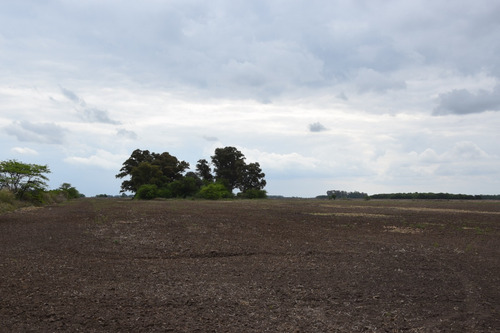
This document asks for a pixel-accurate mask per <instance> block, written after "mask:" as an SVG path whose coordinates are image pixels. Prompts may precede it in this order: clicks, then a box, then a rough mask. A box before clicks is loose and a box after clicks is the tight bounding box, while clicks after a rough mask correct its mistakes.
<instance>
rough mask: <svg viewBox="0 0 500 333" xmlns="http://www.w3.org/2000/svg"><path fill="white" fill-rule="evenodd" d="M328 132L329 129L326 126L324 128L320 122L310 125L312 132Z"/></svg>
mask: <svg viewBox="0 0 500 333" xmlns="http://www.w3.org/2000/svg"><path fill="white" fill-rule="evenodd" d="M327 130H328V129H327V128H326V127H325V126H323V125H322V124H321V123H320V122H316V123H312V124H309V131H310V132H323V131H327Z"/></svg>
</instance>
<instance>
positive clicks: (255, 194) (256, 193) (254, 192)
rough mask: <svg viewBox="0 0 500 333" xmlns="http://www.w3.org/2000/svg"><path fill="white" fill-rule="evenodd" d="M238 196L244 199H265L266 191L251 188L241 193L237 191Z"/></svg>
mask: <svg viewBox="0 0 500 333" xmlns="http://www.w3.org/2000/svg"><path fill="white" fill-rule="evenodd" d="M238 196H239V197H241V198H244V199H265V198H267V192H266V191H265V190H259V189H256V188H251V189H248V190H246V191H245V192H243V193H238Z"/></svg>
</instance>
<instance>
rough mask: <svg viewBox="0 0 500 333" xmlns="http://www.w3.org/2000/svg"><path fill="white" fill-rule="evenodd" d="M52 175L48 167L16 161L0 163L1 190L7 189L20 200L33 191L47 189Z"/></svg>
mask: <svg viewBox="0 0 500 333" xmlns="http://www.w3.org/2000/svg"><path fill="white" fill-rule="evenodd" d="M48 173H50V170H49V167H48V166H46V165H38V164H27V163H21V162H18V161H16V160H8V161H1V162H0V188H6V189H8V190H9V191H11V192H12V193H14V194H15V195H16V196H17V197H18V198H23V196H24V194H25V193H26V192H28V191H31V190H43V189H45V188H46V187H47V183H46V181H48V180H49V179H48V177H47V176H46V175H45V174H48Z"/></svg>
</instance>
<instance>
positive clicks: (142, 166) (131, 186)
mask: <svg viewBox="0 0 500 333" xmlns="http://www.w3.org/2000/svg"><path fill="white" fill-rule="evenodd" d="M212 165H213V166H214V170H213V172H214V174H212V168H211V166H210V164H209V162H208V161H207V160H205V159H201V160H199V161H198V163H197V164H196V172H187V173H186V174H185V175H184V174H183V173H184V171H185V170H186V169H187V168H189V164H188V163H187V162H184V161H179V160H178V159H177V158H176V157H174V156H172V155H170V154H169V153H162V154H156V153H150V152H149V151H148V150H144V151H142V150H139V149H136V150H134V151H133V152H132V155H131V156H130V158H129V159H127V160H126V161H125V162H124V163H123V166H122V168H121V169H120V173H119V174H117V175H116V177H117V178H125V177H129V179H128V180H124V181H123V182H122V185H121V192H126V191H131V192H134V193H136V197H137V198H142V199H151V198H152V196H153V195H155V196H156V197H162V198H187V197H201V198H209V199H220V198H227V197H232V196H233V195H232V192H233V190H234V189H235V188H238V189H239V190H240V191H241V196H242V197H259V198H262V197H266V192H265V191H263V188H264V186H265V185H266V181H265V180H264V177H265V174H264V173H263V172H262V170H261V168H260V165H259V163H250V164H246V163H245V156H244V155H243V154H242V153H241V152H240V151H239V150H237V149H236V148H234V147H225V148H217V149H216V150H215V154H214V156H212ZM146 185H154V186H155V187H156V188H154V187H151V186H146ZM211 185H216V186H211ZM251 190H252V191H251Z"/></svg>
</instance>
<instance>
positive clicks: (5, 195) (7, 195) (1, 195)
mask: <svg viewBox="0 0 500 333" xmlns="http://www.w3.org/2000/svg"><path fill="white" fill-rule="evenodd" d="M15 199H16V196H15V195H14V193H12V192H11V191H9V190H5V189H3V190H0V202H1V203H6V204H11V205H12V204H13V203H14V201H15Z"/></svg>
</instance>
